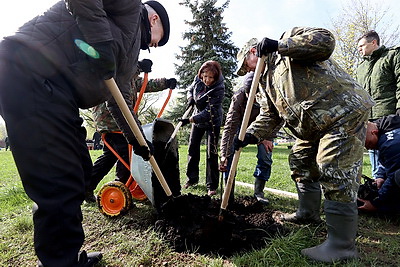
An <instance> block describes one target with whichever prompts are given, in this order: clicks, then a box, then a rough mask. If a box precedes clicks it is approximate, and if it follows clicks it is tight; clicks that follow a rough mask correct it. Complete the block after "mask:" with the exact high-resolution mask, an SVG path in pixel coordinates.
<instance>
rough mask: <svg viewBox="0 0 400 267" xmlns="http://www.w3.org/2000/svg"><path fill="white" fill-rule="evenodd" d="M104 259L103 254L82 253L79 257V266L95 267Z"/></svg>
mask: <svg viewBox="0 0 400 267" xmlns="http://www.w3.org/2000/svg"><path fill="white" fill-rule="evenodd" d="M102 258H103V254H101V252H89V253H86V251H84V250H83V251H81V252H80V253H79V256H78V266H82V267H92V266H95V265H96V264H97V263H99V261H100V260H101V259H102Z"/></svg>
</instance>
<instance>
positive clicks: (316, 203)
mask: <svg viewBox="0 0 400 267" xmlns="http://www.w3.org/2000/svg"><path fill="white" fill-rule="evenodd" d="M296 188H297V193H298V196H299V207H298V209H297V211H296V212H295V213H292V214H283V215H282V216H281V219H282V220H283V221H287V222H292V223H297V224H320V223H322V220H321V217H320V206H321V187H320V185H319V182H315V183H296Z"/></svg>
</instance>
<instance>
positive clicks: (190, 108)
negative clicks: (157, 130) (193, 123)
mask: <svg viewBox="0 0 400 267" xmlns="http://www.w3.org/2000/svg"><path fill="white" fill-rule="evenodd" d="M192 109H193V106H190V107H189V108H188V109H187V110H186V111H185V113H184V114H183V116H182V119H186V118H187V117H188V116H189V114H190V112H191V111H192ZM181 126H182V122H181V121H180V122H178V124H177V125H176V127H175V130H174V132H173V133H172V134H171V137H170V138H169V140H168V142H167V145H168V144H169V143H171V142H172V140H173V139H174V138H175V136H176V134H177V133H178V131H179V128H181ZM167 145H166V146H167Z"/></svg>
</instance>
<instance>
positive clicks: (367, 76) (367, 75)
mask: <svg viewBox="0 0 400 267" xmlns="http://www.w3.org/2000/svg"><path fill="white" fill-rule="evenodd" d="M357 81H358V82H359V83H360V84H361V85H362V86H363V87H364V89H365V90H367V92H368V93H369V94H370V95H371V97H372V98H373V99H374V100H375V102H376V105H375V106H373V107H372V109H371V114H370V119H378V118H381V117H383V116H387V115H390V114H395V113H396V109H398V108H400V47H393V48H387V47H385V46H381V47H379V48H378V49H377V50H375V51H374V52H373V53H372V54H371V55H370V56H366V57H364V58H363V60H362V61H361V63H360V65H359V66H358V68H357Z"/></svg>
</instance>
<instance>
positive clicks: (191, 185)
mask: <svg viewBox="0 0 400 267" xmlns="http://www.w3.org/2000/svg"><path fill="white" fill-rule="evenodd" d="M195 185H197V183H191V182H186V184H185V185H184V186H183V187H184V188H185V189H188V188H189V187H193V186H195Z"/></svg>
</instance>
